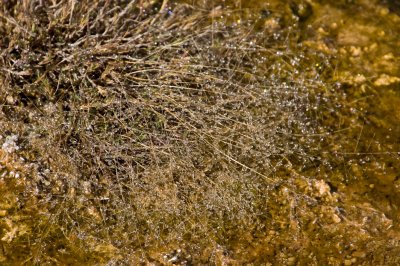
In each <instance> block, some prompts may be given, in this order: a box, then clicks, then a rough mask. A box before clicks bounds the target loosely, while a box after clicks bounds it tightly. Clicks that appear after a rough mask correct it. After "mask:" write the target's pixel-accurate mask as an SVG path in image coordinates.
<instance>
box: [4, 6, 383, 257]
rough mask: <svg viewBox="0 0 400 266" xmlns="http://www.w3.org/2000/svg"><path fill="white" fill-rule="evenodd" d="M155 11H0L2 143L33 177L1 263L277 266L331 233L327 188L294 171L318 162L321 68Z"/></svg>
mask: <svg viewBox="0 0 400 266" xmlns="http://www.w3.org/2000/svg"><path fill="white" fill-rule="evenodd" d="M162 5H163V6H164V7H165V6H166V1H163V2H161V1H130V2H129V1H113V0H98V1H66V0H60V1H56V0H53V1H47V0H43V1H33V0H32V1H28V0H25V1H5V2H4V4H3V5H2V6H1V7H0V8H1V9H0V35H1V36H4V37H3V38H2V39H1V40H0V49H1V50H0V51H1V54H0V69H1V72H0V82H1V87H0V92H1V93H0V102H1V110H2V111H1V121H2V125H1V128H0V129H1V131H0V132H1V134H2V135H11V134H17V135H18V136H19V146H20V150H18V156H20V157H23V158H24V160H25V163H26V164H27V165H28V166H29V167H27V169H26V170H24V171H22V172H23V173H25V174H24V180H25V184H23V185H21V184H20V185H19V186H18V188H19V191H20V194H19V195H20V201H21V202H23V203H21V204H22V205H21V206H19V207H18V208H17V207H15V208H10V212H11V213H15V215H17V216H18V217H19V218H18V219H19V220H18V219H17V218H15V219H16V221H12V220H10V219H9V220H7V221H9V222H7V221H5V222H4V227H7V228H9V229H7V230H9V231H10V232H11V231H12V230H13V229H12V227H13V226H12V223H16V222H19V223H20V224H25V225H24V226H25V227H26V229H24V230H25V231H26V232H29V233H24V234H20V235H18V234H15V236H14V237H13V238H12V239H10V241H5V242H6V243H4V244H2V245H3V256H4V257H6V258H7V259H8V260H11V261H17V262H24V263H28V264H31V263H36V264H43V263H72V264H79V263H86V264H93V263H109V264H110V265H112V264H113V263H115V264H124V263H138V262H154V263H162V264H163V263H164V264H165V263H177V264H191V263H193V264H201V263H204V264H208V263H229V262H233V261H237V262H249V261H256V262H257V261H258V262H267V261H270V260H271V261H277V262H282V263H286V262H290V261H292V260H293V259H292V258H294V257H293V256H295V254H294V253H293V252H295V250H301V249H302V248H303V249H306V248H309V247H310V245H311V246H312V244H309V245H308V246H307V245H305V246H304V247H301V245H302V244H301V243H302V241H305V242H307V241H306V240H305V239H308V236H307V231H304V232H302V231H301V230H300V228H304V226H306V225H307V226H308V224H313V223H314V222H315V219H317V218H316V213H323V218H321V219H322V221H323V223H324V222H325V223H326V224H331V223H339V222H341V221H342V219H341V218H340V213H339V212H338V210H337V209H335V208H334V207H333V206H334V205H335V204H336V199H335V197H333V196H332V195H331V193H330V188H329V186H328V185H327V184H326V183H318V182H317V183H315V182H314V181H311V179H308V178H305V177H300V176H298V174H297V173H296V171H295V170H294V169H292V165H297V166H299V165H300V166H301V168H307V166H310V165H313V163H314V162H313V161H314V160H315V158H317V155H315V154H317V149H318V144H316V141H318V139H317V140H316V138H314V137H312V136H318V134H321V133H323V132H322V131H323V129H322V128H318V119H316V118H318V110H319V104H320V103H321V100H323V99H322V98H321V97H320V96H318V95H321V93H322V92H324V91H325V90H326V86H329V85H327V84H324V82H323V81H322V80H321V79H320V75H321V74H322V72H321V70H320V67H319V66H320V65H321V62H324V60H327V58H326V57H324V56H323V55H321V54H318V53H309V54H308V55H307V56H304V53H305V51H304V50H298V51H297V50H296V54H294V52H293V51H292V50H290V49H287V48H286V47H287V46H290V45H291V43H290V42H289V41H288V39H287V36H288V35H290V34H293V33H292V32H291V30H290V29H289V30H288V29H284V28H282V29H281V28H279V27H276V28H274V29H272V30H271V29H269V30H268V31H264V32H260V31H254V30H253V25H254V24H252V23H253V22H254V21H251V19H250V18H249V19H248V21H239V18H241V14H240V10H239V11H237V10H235V9H232V10H230V9H228V8H225V7H224V8H222V7H216V8H215V7H213V6H212V5H210V3H208V4H207V3H204V5H202V6H192V5H187V4H173V3H170V4H169V5H168V8H162V9H160V7H161V6H162ZM217 15H218V16H217ZM221 17H222V18H221ZM238 21H239V22H238ZM315 62H318V63H319V65H317V64H315ZM303 65H309V66H311V67H309V68H304V69H303V70H300V69H301V67H300V66H303ZM307 136H310V137H307ZM314 155H315V157H314ZM317 160H318V159H317ZM294 177H297V178H294ZM307 187H309V188H307ZM320 198H323V199H324V200H323V201H324V203H323V204H322V205H323V206H322V207H321V206H319V207H316V205H315V204H316V202H317V201H318V200H319V199H320ZM277 202H278V203H279V205H280V206H281V207H278V208H277V207H276V206H275V207H274V204H277ZM310 206H311V207H310ZM313 206H314V207H315V209H314V207H313ZM321 209H323V210H321ZM307 210H309V211H310V212H309V213H308V212H307ZM303 212H304V213H303ZM377 215H378V214H377ZM17 216H15V217H17ZM28 216H31V217H34V220H33V221H30V223H29V222H28V221H27V217H28ZM360 219H361V218H360ZM377 219H378V218H377ZM313 221H314V222H313ZM25 227H24V228H25ZM284 228H290V230H283V229H284ZM15 230H18V229H15ZM280 230H283V231H282V233H281V236H280V237H278V235H277V234H279V231H280ZM309 230H311V231H312V229H309ZM355 230H356V229H355ZM16 232H17V231H16ZM293 233H295V235H296V237H297V239H296V241H295V243H297V244H296V245H295V247H293V248H292V249H291V248H290V247H289V246H287V244H285V242H286V241H287V240H288V239H291V238H292V234H293ZM17 235H18V236H17ZM2 236H3V235H2ZM365 241H366V240H365ZM257 252H258V253H257Z"/></svg>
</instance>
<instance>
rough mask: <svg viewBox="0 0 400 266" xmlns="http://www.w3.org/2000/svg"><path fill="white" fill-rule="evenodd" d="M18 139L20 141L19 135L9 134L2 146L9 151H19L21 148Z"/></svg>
mask: <svg viewBox="0 0 400 266" xmlns="http://www.w3.org/2000/svg"><path fill="white" fill-rule="evenodd" d="M17 141H18V136H17V135H11V136H7V137H6V139H5V141H4V143H3V145H2V146H1V148H2V149H3V150H4V151H5V152H8V153H12V152H14V151H17V150H19V147H18V146H17Z"/></svg>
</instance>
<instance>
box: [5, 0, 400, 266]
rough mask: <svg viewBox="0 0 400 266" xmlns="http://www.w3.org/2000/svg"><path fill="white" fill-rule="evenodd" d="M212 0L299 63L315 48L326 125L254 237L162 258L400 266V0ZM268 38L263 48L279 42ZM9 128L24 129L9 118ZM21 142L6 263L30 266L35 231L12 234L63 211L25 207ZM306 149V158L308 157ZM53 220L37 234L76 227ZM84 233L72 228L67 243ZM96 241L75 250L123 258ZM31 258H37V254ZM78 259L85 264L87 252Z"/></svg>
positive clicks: (10, 179)
mask: <svg viewBox="0 0 400 266" xmlns="http://www.w3.org/2000/svg"><path fill="white" fill-rule="evenodd" d="M182 2H186V3H190V4H192V3H193V1H182ZM210 3H212V5H214V6H213V8H211V15H210V19H212V20H214V21H215V23H221V21H222V22H223V23H228V24H235V23H236V24H240V23H249V24H251V25H253V30H254V31H255V32H258V34H263V33H265V35H266V36H274V34H275V33H276V34H278V33H279V34H281V35H280V36H278V37H277V38H283V37H282V33H281V32H284V33H285V34H287V35H286V36H285V38H286V41H284V42H282V43H284V44H285V45H286V46H287V47H286V48H285V47H283V48H282V50H283V51H285V49H286V50H289V51H290V52H289V54H291V55H294V57H292V59H293V58H295V57H296V53H297V52H299V53H302V54H305V57H307V58H309V59H308V60H305V62H307V64H312V66H310V65H307V64H306V63H301V64H297V65H296V64H293V66H294V67H295V68H296V67H297V68H299V71H300V72H301V71H303V70H306V69H308V68H312V71H310V72H307V73H308V74H307V75H310V76H308V77H307V78H315V79H317V80H318V81H320V82H323V83H324V84H326V86H322V87H318V88H317V89H315V90H313V89H310V90H311V91H312V92H311V94H312V96H313V97H312V98H313V99H314V100H315V101H318V104H317V105H316V106H318V107H317V108H316V109H315V110H306V112H308V113H309V114H310V116H311V117H313V119H314V120H313V121H311V123H312V125H315V128H314V129H313V130H312V132H308V133H307V134H302V133H301V132H295V133H294V134H297V138H298V139H299V141H300V143H301V142H302V141H303V142H304V143H305V144H307V145H309V146H307V147H308V150H307V153H306V155H300V156H297V157H296V156H294V155H293V156H291V157H287V158H285V160H280V162H282V161H283V163H282V166H277V167H276V171H275V173H274V174H273V176H274V178H275V179H276V180H284V182H285V184H284V185H279V182H277V184H276V186H275V187H274V189H273V190H267V192H268V193H269V194H268V197H266V199H265V201H264V203H263V204H265V208H266V209H268V212H267V213H266V214H262V215H264V216H265V217H264V216H263V217H262V218H260V220H263V219H264V221H265V223H264V224H257V225H255V226H254V227H253V228H251V229H249V230H248V231H249V233H248V234H247V235H246V233H243V232H242V234H240V236H238V237H237V238H235V237H232V238H230V239H226V240H219V244H220V246H218V248H215V249H214V250H212V251H204V252H203V253H201V252H200V253H201V255H199V256H198V257H200V259H198V260H197V261H196V260H194V262H193V261H192V260H191V259H190V257H191V254H190V251H188V250H189V248H188V250H185V249H176V250H175V251H170V252H169V253H168V252H167V250H169V248H165V250H162V254H158V253H157V252H156V251H154V250H151V251H149V252H148V254H147V256H148V257H150V258H151V259H152V260H153V263H155V264H173V263H175V264H190V263H193V264H201V263H202V264H207V263H211V262H210V261H207V258H208V259H209V258H213V262H214V263H220V265H241V264H245V263H253V265H399V264H400V257H399V256H398V254H400V233H399V232H400V64H399V62H400V60H399V59H400V49H399V48H400V37H399V36H400V15H399V14H400V4H399V2H398V1H379V0H370V1H368V0H347V1H345V0H338V1H328V0H326V1H325V0H319V1H318V0H314V1H313V0H310V1H306V0H305V1H300V0H299V1H297V0H293V1H273V0H270V1H239V0H236V1H221V2H218V3H217V2H213V1H210ZM227 8H232V10H234V12H232V14H231V16H228V17H224V18H222V17H220V16H219V13H218V12H219V10H224V9H227ZM171 10H173V9H172V8H171ZM282 29H283V30H282ZM268 41H269V40H265V42H264V45H266V46H268ZM266 56H267V55H266ZM278 57H279V55H278ZM276 60H278V59H276ZM290 60H291V58H290V57H289V56H287V57H285V58H282V62H283V63H287V64H292V62H291V61H290ZM266 68H267V67H266ZM301 73H303V72H301ZM247 78H249V79H251V78H252V77H247ZM7 100H8V101H9V103H12V102H13V99H7ZM8 123H9V122H8ZM2 127H3V128H7V127H8V128H13V127H14V126H13V125H9V124H6V123H4V124H3V126H2ZM13 129H14V130H16V129H15V128H13ZM17 142H18V141H17V139H15V138H13V137H12V135H10V136H8V137H6V136H4V137H3V138H2V139H1V143H4V144H3V146H2V151H1V154H0V165H1V168H0V174H1V180H0V191H1V195H2V196H1V197H0V228H1V229H2V231H1V232H0V238H1V241H2V242H1V245H0V264H1V263H4V265H12V263H13V261H18V262H21V261H20V257H19V255H18V251H16V250H18V248H19V247H21V248H22V247H25V246H26V245H27V244H26V242H27V241H29V240H26V239H29V237H28V238H26V237H25V238H24V241H25V242H23V243H22V242H20V243H17V244H15V243H14V242H13V241H14V240H15V239H18V237H21V236H26V235H29V234H30V233H31V232H32V231H35V229H32V228H30V225H29V223H30V222H29V221H30V219H32V217H35V218H37V219H43V220H42V221H40V222H39V223H37V224H36V226H37V228H46V226H43V225H46V224H47V223H49V224H50V223H51V219H52V215H48V216H46V215H41V214H42V213H46V210H44V209H36V207H35V204H36V202H35V201H34V200H32V201H26V202H23V204H22V203H20V202H19V200H18V196H17V195H18V193H19V194H20V195H22V194H23V193H24V191H25V193H26V191H27V190H26V188H25V187H24V185H25V183H24V182H25V181H24V179H21V178H19V177H17V178H16V177H15V175H17V174H18V173H19V172H21V173H23V172H25V173H27V172H29V171H35V169H34V167H33V166H32V165H30V166H27V165H26V164H25V162H24V161H22V160H21V159H20V158H19V157H18V155H17V154H16V152H17V151H18V146H17V145H18V144H16V143H17ZM304 156H307V158H305V159H304V160H302V158H303V157H304ZM244 163H246V162H244ZM249 163H251V162H249ZM24 178H29V177H24ZM28 191H29V190H28ZM257 204H260V203H259V202H257ZM10 213H11V214H13V216H12V217H11V216H10ZM39 214H40V215H39ZM94 216H96V215H94ZM38 224H39V225H38ZM40 226H43V227H40ZM47 228H48V231H43V232H40V233H39V234H37V231H35V233H36V236H37V235H39V236H40V235H52V236H53V237H56V236H60V237H63V235H64V233H63V230H64V229H65V228H57V227H54V228H53V227H50V226H49V227H47ZM40 230H42V229H40ZM228 230H229V229H226V231H228ZM76 238H79V237H78V236H71V235H69V236H68V241H71V242H73V241H75V239H76ZM46 248H47V250H49V249H48V247H41V248H32V250H33V251H32V252H31V255H30V256H31V257H32V256H34V255H35V254H34V253H35V252H41V251H42V250H46ZM57 249H58V250H59V251H60V250H61V253H60V254H61V255H57V256H58V257H57V256H56V257H57V260H55V261H53V263H55V264H57V263H60V262H61V263H63V262H64V263H68V262H69V259H68V254H67V253H65V254H67V255H65V254H62V253H63V250H64V247H63V246H62V244H60V246H59V247H57ZM94 249H95V250H96V252H97V253H96V254H97V255H96V256H94V257H91V258H90V260H89V259H88V258H87V257H86V255H85V254H84V252H83V251H80V250H79V249H78V248H77V249H76V250H72V251H71V250H69V252H71V253H73V254H78V255H77V258H78V260H79V261H80V263H81V264H82V265H83V264H85V263H92V261H101V262H105V261H107V260H108V259H109V258H112V259H115V260H116V261H118V260H120V261H123V260H121V258H120V257H118V256H115V257H114V255H115V254H114V253H117V252H116V251H115V250H116V248H115V247H114V246H112V245H109V244H104V245H102V246H101V245H98V246H96V247H95V248H94ZM51 252H55V251H51ZM185 252H186V253H187V254H186V253H185ZM52 254H53V253H52ZM210 254H211V255H210ZM25 255H26V254H25ZM25 255H24V256H25ZM192 257H195V256H192ZM201 257H204V258H205V259H203V260H202V259H201ZM99 258H100V259H99ZM86 259H87V260H86ZM25 260H26V261H27V262H26V263H25V264H27V265H28V264H29V263H30V257H29V256H25ZM49 261H50V260H49ZM110 261H111V260H110ZM191 261H192V262H191ZM7 263H8V264H7ZM22 263H23V262H22ZM48 263H49V265H50V264H51V263H50V262H48ZM71 263H75V264H77V262H76V260H75V261H73V262H71ZM78 264H79V263H78ZM78 264H77V265H78Z"/></svg>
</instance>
